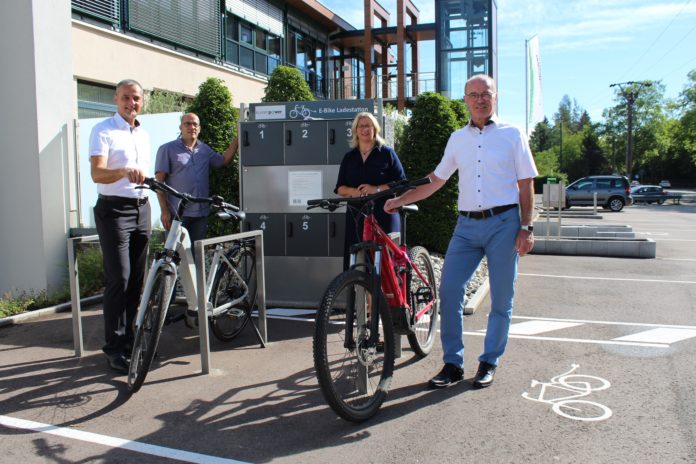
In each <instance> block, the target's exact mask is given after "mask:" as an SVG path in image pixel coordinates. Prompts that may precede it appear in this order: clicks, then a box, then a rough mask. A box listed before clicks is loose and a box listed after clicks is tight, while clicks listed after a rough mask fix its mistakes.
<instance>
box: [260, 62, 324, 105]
mask: <svg viewBox="0 0 696 464" xmlns="http://www.w3.org/2000/svg"><path fill="white" fill-rule="evenodd" d="M261 101H264V102H289V101H314V95H312V91H311V90H310V88H309V84H307V81H305V79H304V76H303V75H302V73H301V72H300V70H299V69H297V68H293V67H290V66H278V67H277V68H275V69H274V70H273V73H272V74H271V77H269V78H268V85H267V86H266V89H265V95H264V97H263V98H262V99H261Z"/></svg>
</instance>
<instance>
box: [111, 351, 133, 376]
mask: <svg viewBox="0 0 696 464" xmlns="http://www.w3.org/2000/svg"><path fill="white" fill-rule="evenodd" d="M106 360H107V362H108V363H109V367H110V368H112V369H113V370H115V371H118V372H120V373H122V374H127V373H128V361H127V360H126V357H125V356H123V355H122V354H121V353H117V354H107V355H106Z"/></svg>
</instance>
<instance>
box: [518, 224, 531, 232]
mask: <svg viewBox="0 0 696 464" xmlns="http://www.w3.org/2000/svg"><path fill="white" fill-rule="evenodd" d="M520 229H522V230H526V231H527V232H534V226H533V225H531V224H525V225H523V226H520Z"/></svg>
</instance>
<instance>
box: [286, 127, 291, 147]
mask: <svg viewBox="0 0 696 464" xmlns="http://www.w3.org/2000/svg"><path fill="white" fill-rule="evenodd" d="M285 145H292V131H291V130H287V131H285Z"/></svg>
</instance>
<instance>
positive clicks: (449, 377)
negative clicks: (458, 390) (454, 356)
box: [430, 363, 464, 388]
mask: <svg viewBox="0 0 696 464" xmlns="http://www.w3.org/2000/svg"><path fill="white" fill-rule="evenodd" d="M463 378H464V369H462V368H460V367H457V366H455V365H454V364H450V363H447V364H445V367H443V368H442V370H441V371H440V373H439V374H437V375H436V376H435V377H433V378H432V379H430V387H431V388H444V387H449V386H450V385H452V384H453V383H456V382H459V381H460V380H462V379H463Z"/></svg>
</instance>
